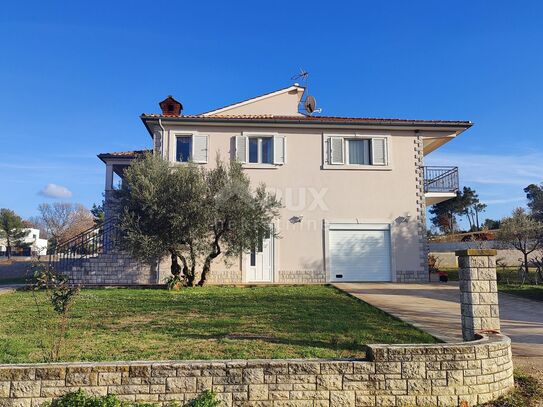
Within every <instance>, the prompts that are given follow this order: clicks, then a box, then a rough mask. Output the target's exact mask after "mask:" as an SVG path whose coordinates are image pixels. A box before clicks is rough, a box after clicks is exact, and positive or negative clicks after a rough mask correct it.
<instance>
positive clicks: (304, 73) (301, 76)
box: [290, 68, 309, 82]
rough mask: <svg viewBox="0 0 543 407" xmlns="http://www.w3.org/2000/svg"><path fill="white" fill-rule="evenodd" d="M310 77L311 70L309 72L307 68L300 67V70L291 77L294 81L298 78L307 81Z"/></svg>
mask: <svg viewBox="0 0 543 407" xmlns="http://www.w3.org/2000/svg"><path fill="white" fill-rule="evenodd" d="M308 78H309V72H307V71H306V70H305V69H302V68H300V72H299V73H297V74H296V75H294V76H293V77H291V78H290V79H291V80H293V81H297V80H298V79H301V80H302V81H304V82H307V79H308Z"/></svg>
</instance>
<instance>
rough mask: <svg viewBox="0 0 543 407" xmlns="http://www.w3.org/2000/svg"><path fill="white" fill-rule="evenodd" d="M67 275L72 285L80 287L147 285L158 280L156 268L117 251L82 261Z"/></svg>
mask: <svg viewBox="0 0 543 407" xmlns="http://www.w3.org/2000/svg"><path fill="white" fill-rule="evenodd" d="M67 274H68V275H69V277H70V280H71V281H72V282H73V283H75V284H82V285H148V284H156V283H157V278H158V276H157V274H156V267H154V266H152V265H149V264H145V263H140V262H137V261H135V260H134V259H133V258H132V257H131V256H130V255H129V254H128V253H125V252H122V251H117V250H113V251H110V252H108V253H103V254H100V255H98V256H96V257H88V258H85V259H82V260H81V262H80V264H79V265H77V266H73V267H72V268H71V270H69V271H68V272H67Z"/></svg>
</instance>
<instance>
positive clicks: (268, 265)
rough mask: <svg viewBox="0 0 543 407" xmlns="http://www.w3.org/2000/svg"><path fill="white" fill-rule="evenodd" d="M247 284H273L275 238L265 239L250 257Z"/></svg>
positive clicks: (252, 251)
mask: <svg viewBox="0 0 543 407" xmlns="http://www.w3.org/2000/svg"><path fill="white" fill-rule="evenodd" d="M248 257H249V258H248V266H247V282H250V283H266V282H267V283H271V282H272V279H273V237H270V236H268V237H264V238H263V239H262V242H261V243H260V245H259V246H258V247H256V248H254V249H253V250H251V253H250V254H249V256H248Z"/></svg>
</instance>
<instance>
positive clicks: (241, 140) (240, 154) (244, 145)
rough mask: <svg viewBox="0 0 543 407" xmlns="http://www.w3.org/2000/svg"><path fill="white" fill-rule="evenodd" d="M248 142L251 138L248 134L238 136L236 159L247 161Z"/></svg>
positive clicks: (241, 161) (242, 161)
mask: <svg viewBox="0 0 543 407" xmlns="http://www.w3.org/2000/svg"><path fill="white" fill-rule="evenodd" d="M248 142H249V139H248V138H247V136H236V160H238V161H239V162H240V163H246V162H247V161H248V159H247V155H248V154H249V146H248Z"/></svg>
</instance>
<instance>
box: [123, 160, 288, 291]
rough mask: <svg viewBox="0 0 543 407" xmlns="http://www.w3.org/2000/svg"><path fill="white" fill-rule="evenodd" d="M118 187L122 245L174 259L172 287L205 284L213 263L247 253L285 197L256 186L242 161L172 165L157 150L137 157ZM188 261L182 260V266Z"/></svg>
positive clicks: (141, 254) (138, 253)
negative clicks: (155, 153) (211, 165)
mask: <svg viewBox="0 0 543 407" xmlns="http://www.w3.org/2000/svg"><path fill="white" fill-rule="evenodd" d="M124 182H125V185H126V186H127V188H124V189H122V190H120V191H118V192H117V195H118V197H119V198H120V204H121V207H122V212H121V214H120V225H121V229H122V231H123V239H122V245H123V247H124V248H125V249H127V250H128V251H129V252H130V253H131V254H132V255H133V256H134V257H136V258H138V259H140V260H146V261H149V262H151V261H156V259H160V258H162V257H164V256H165V255H168V256H169V257H170V259H171V274H172V277H171V278H170V285H175V284H176V283H182V284H183V285H186V286H193V285H195V284H196V281H197V277H198V276H199V279H198V282H197V284H198V285H200V286H201V285H204V284H205V282H206V280H207V278H208V276H209V273H210V272H211V266H212V263H213V261H214V260H215V259H216V258H217V257H219V255H221V254H222V255H223V256H224V258H225V259H228V258H230V257H233V256H237V255H240V254H241V253H243V252H244V251H248V250H250V249H251V248H252V247H254V246H255V245H256V244H257V241H258V239H259V238H262V236H264V234H269V233H270V232H271V230H270V224H271V223H272V221H273V219H274V218H275V217H276V216H277V214H278V208H279V206H280V204H279V202H278V201H277V200H276V199H275V196H273V195H270V194H269V193H267V192H266V190H265V186H264V185H260V186H258V187H257V188H256V189H254V190H253V189H252V188H251V185H250V181H249V179H248V177H247V176H246V174H245V173H244V172H243V171H242V168H241V164H239V163H237V162H232V163H230V164H228V165H227V164H224V163H223V162H222V161H221V160H220V159H217V162H216V166H215V167H214V168H213V169H205V168H203V167H201V166H198V165H196V164H193V163H188V164H183V165H174V166H172V165H171V164H170V163H168V162H167V161H165V160H163V159H162V158H160V157H157V156H153V155H150V154H148V155H146V156H144V157H142V158H140V159H137V160H134V161H133V162H132V164H131V166H130V167H129V168H128V169H127V170H126V171H125V178H124ZM179 261H180V263H179Z"/></svg>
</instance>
